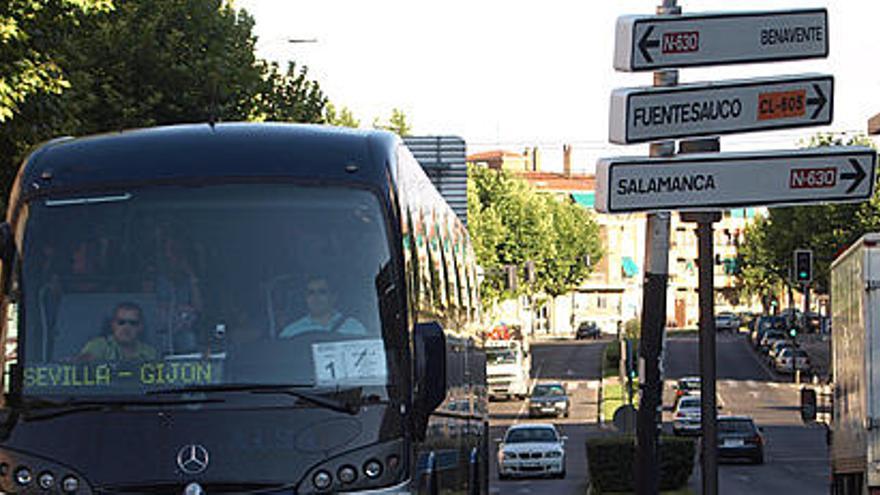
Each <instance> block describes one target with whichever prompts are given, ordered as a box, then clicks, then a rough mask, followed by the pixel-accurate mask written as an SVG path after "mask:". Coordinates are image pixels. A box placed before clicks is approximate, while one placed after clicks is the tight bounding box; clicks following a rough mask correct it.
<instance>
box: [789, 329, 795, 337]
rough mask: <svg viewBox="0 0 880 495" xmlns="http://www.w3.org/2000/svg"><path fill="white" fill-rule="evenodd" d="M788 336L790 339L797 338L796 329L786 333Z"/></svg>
mask: <svg viewBox="0 0 880 495" xmlns="http://www.w3.org/2000/svg"><path fill="white" fill-rule="evenodd" d="M788 334H789V335H791V336H792V337H795V336H797V328H792V329H791V330H789V331H788Z"/></svg>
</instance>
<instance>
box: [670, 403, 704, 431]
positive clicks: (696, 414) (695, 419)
mask: <svg viewBox="0 0 880 495" xmlns="http://www.w3.org/2000/svg"><path fill="white" fill-rule="evenodd" d="M700 404H701V400H700V396H699V395H685V396H683V397H681V398H680V399H679V400H678V403H677V404H676V405H675V412H674V413H673V418H672V433H674V434H676V435H699V434H700V427H701V425H700V417H701V416H702V412H701V410H700Z"/></svg>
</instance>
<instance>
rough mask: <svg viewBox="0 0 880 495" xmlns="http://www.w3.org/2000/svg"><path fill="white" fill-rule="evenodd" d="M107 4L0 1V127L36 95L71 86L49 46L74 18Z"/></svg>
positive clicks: (88, 0) (94, 0) (108, 5)
mask: <svg viewBox="0 0 880 495" xmlns="http://www.w3.org/2000/svg"><path fill="white" fill-rule="evenodd" d="M111 8H112V3H111V1H110V0H57V1H51V0H6V1H4V2H0V123H3V122H6V121H8V120H10V119H11V118H12V117H13V116H14V115H15V114H16V113H17V112H18V108H19V105H21V104H22V103H24V102H25V101H26V100H27V99H28V98H29V97H30V96H32V95H35V94H40V93H50V94H59V93H61V91H62V90H64V89H65V88H67V87H69V86H70V83H69V82H68V80H67V79H66V77H65V75H64V73H63V71H62V69H61V67H60V66H59V64H58V61H57V60H56V54H55V53H54V50H53V47H54V42H55V41H56V39H57V34H58V32H59V31H68V30H70V29H75V28H76V27H77V26H78V19H79V18H78V15H77V14H93V13H98V12H106V11H108V10H110V9H111Z"/></svg>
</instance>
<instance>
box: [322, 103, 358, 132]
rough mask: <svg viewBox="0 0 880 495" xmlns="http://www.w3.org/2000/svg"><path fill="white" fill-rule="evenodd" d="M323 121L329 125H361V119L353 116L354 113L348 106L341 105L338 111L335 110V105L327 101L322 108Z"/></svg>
mask: <svg viewBox="0 0 880 495" xmlns="http://www.w3.org/2000/svg"><path fill="white" fill-rule="evenodd" d="M324 122H325V123H327V124H330V125H335V126H340V127H352V128H355V129H356V128H358V127H360V126H361V121H360V120H358V119H356V118H355V117H354V114H353V113H352V112H351V110H349V108H348V107H342V108H341V109H340V110H339V112H337V111H336V105H334V104H333V103H329V102H328V103H327V106H326V108H324Z"/></svg>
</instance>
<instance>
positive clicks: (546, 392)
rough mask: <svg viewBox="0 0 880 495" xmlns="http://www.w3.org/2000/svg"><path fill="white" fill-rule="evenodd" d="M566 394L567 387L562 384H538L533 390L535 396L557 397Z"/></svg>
mask: <svg viewBox="0 0 880 495" xmlns="http://www.w3.org/2000/svg"><path fill="white" fill-rule="evenodd" d="M564 395H565V389H564V388H562V385H537V386H535V389H534V390H532V396H534V397H557V396H564Z"/></svg>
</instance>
